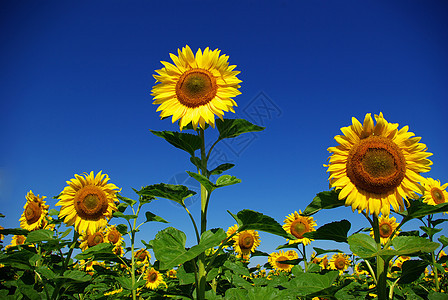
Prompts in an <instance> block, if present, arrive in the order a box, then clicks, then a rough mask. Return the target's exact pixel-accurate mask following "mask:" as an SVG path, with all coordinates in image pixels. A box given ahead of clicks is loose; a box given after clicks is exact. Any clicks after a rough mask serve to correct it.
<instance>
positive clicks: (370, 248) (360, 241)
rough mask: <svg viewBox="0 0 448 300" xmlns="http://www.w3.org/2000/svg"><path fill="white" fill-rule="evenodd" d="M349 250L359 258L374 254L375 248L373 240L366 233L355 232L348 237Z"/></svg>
mask: <svg viewBox="0 0 448 300" xmlns="http://www.w3.org/2000/svg"><path fill="white" fill-rule="evenodd" d="M348 244H349V246H350V250H351V251H352V252H353V253H354V254H356V255H358V256H359V257H361V258H370V257H374V256H376V253H377V248H376V243H375V240H374V239H373V238H372V237H371V236H370V235H367V234H363V233H356V234H353V235H351V236H349V237H348Z"/></svg>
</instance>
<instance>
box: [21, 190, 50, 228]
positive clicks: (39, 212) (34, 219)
mask: <svg viewBox="0 0 448 300" xmlns="http://www.w3.org/2000/svg"><path fill="white" fill-rule="evenodd" d="M45 198H46V197H45V196H42V197H40V196H39V195H37V196H35V195H34V194H33V192H32V191H29V192H28V194H27V195H26V203H25V206H24V207H23V213H22V216H21V217H20V227H22V228H23V229H27V230H30V231H32V230H38V229H43V228H44V227H45V226H46V225H47V219H46V218H47V214H48V208H49V206H48V205H45V201H44V199H45Z"/></svg>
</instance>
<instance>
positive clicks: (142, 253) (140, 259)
mask: <svg viewBox="0 0 448 300" xmlns="http://www.w3.org/2000/svg"><path fill="white" fill-rule="evenodd" d="M134 257H135V260H136V261H137V263H139V264H147V263H148V262H149V260H150V259H151V254H149V252H148V250H146V249H144V248H142V249H139V250H138V251H137V252H135V253H134Z"/></svg>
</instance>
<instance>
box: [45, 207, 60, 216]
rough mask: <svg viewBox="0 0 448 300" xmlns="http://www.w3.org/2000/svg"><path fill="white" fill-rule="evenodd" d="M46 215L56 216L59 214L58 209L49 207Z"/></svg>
mask: <svg viewBox="0 0 448 300" xmlns="http://www.w3.org/2000/svg"><path fill="white" fill-rule="evenodd" d="M48 215H49V216H57V215H59V211H58V210H56V209H54V208H52V209H50V210H49V211H48Z"/></svg>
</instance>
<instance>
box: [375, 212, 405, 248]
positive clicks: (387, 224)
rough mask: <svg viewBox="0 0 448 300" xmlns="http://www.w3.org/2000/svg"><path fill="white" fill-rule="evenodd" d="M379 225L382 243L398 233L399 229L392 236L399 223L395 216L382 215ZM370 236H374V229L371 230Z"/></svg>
mask: <svg viewBox="0 0 448 300" xmlns="http://www.w3.org/2000/svg"><path fill="white" fill-rule="evenodd" d="M378 226H379V233H380V241H381V244H383V245H384V244H386V243H387V241H388V240H389V238H394V237H396V236H397V235H398V233H399V231H400V230H398V231H396V232H395V234H394V236H393V237H391V236H392V233H393V232H394V230H395V228H397V227H398V223H397V222H396V219H395V218H394V217H391V218H389V217H388V216H381V217H379V219H378ZM370 236H371V237H374V232H373V229H371V230H370Z"/></svg>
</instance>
